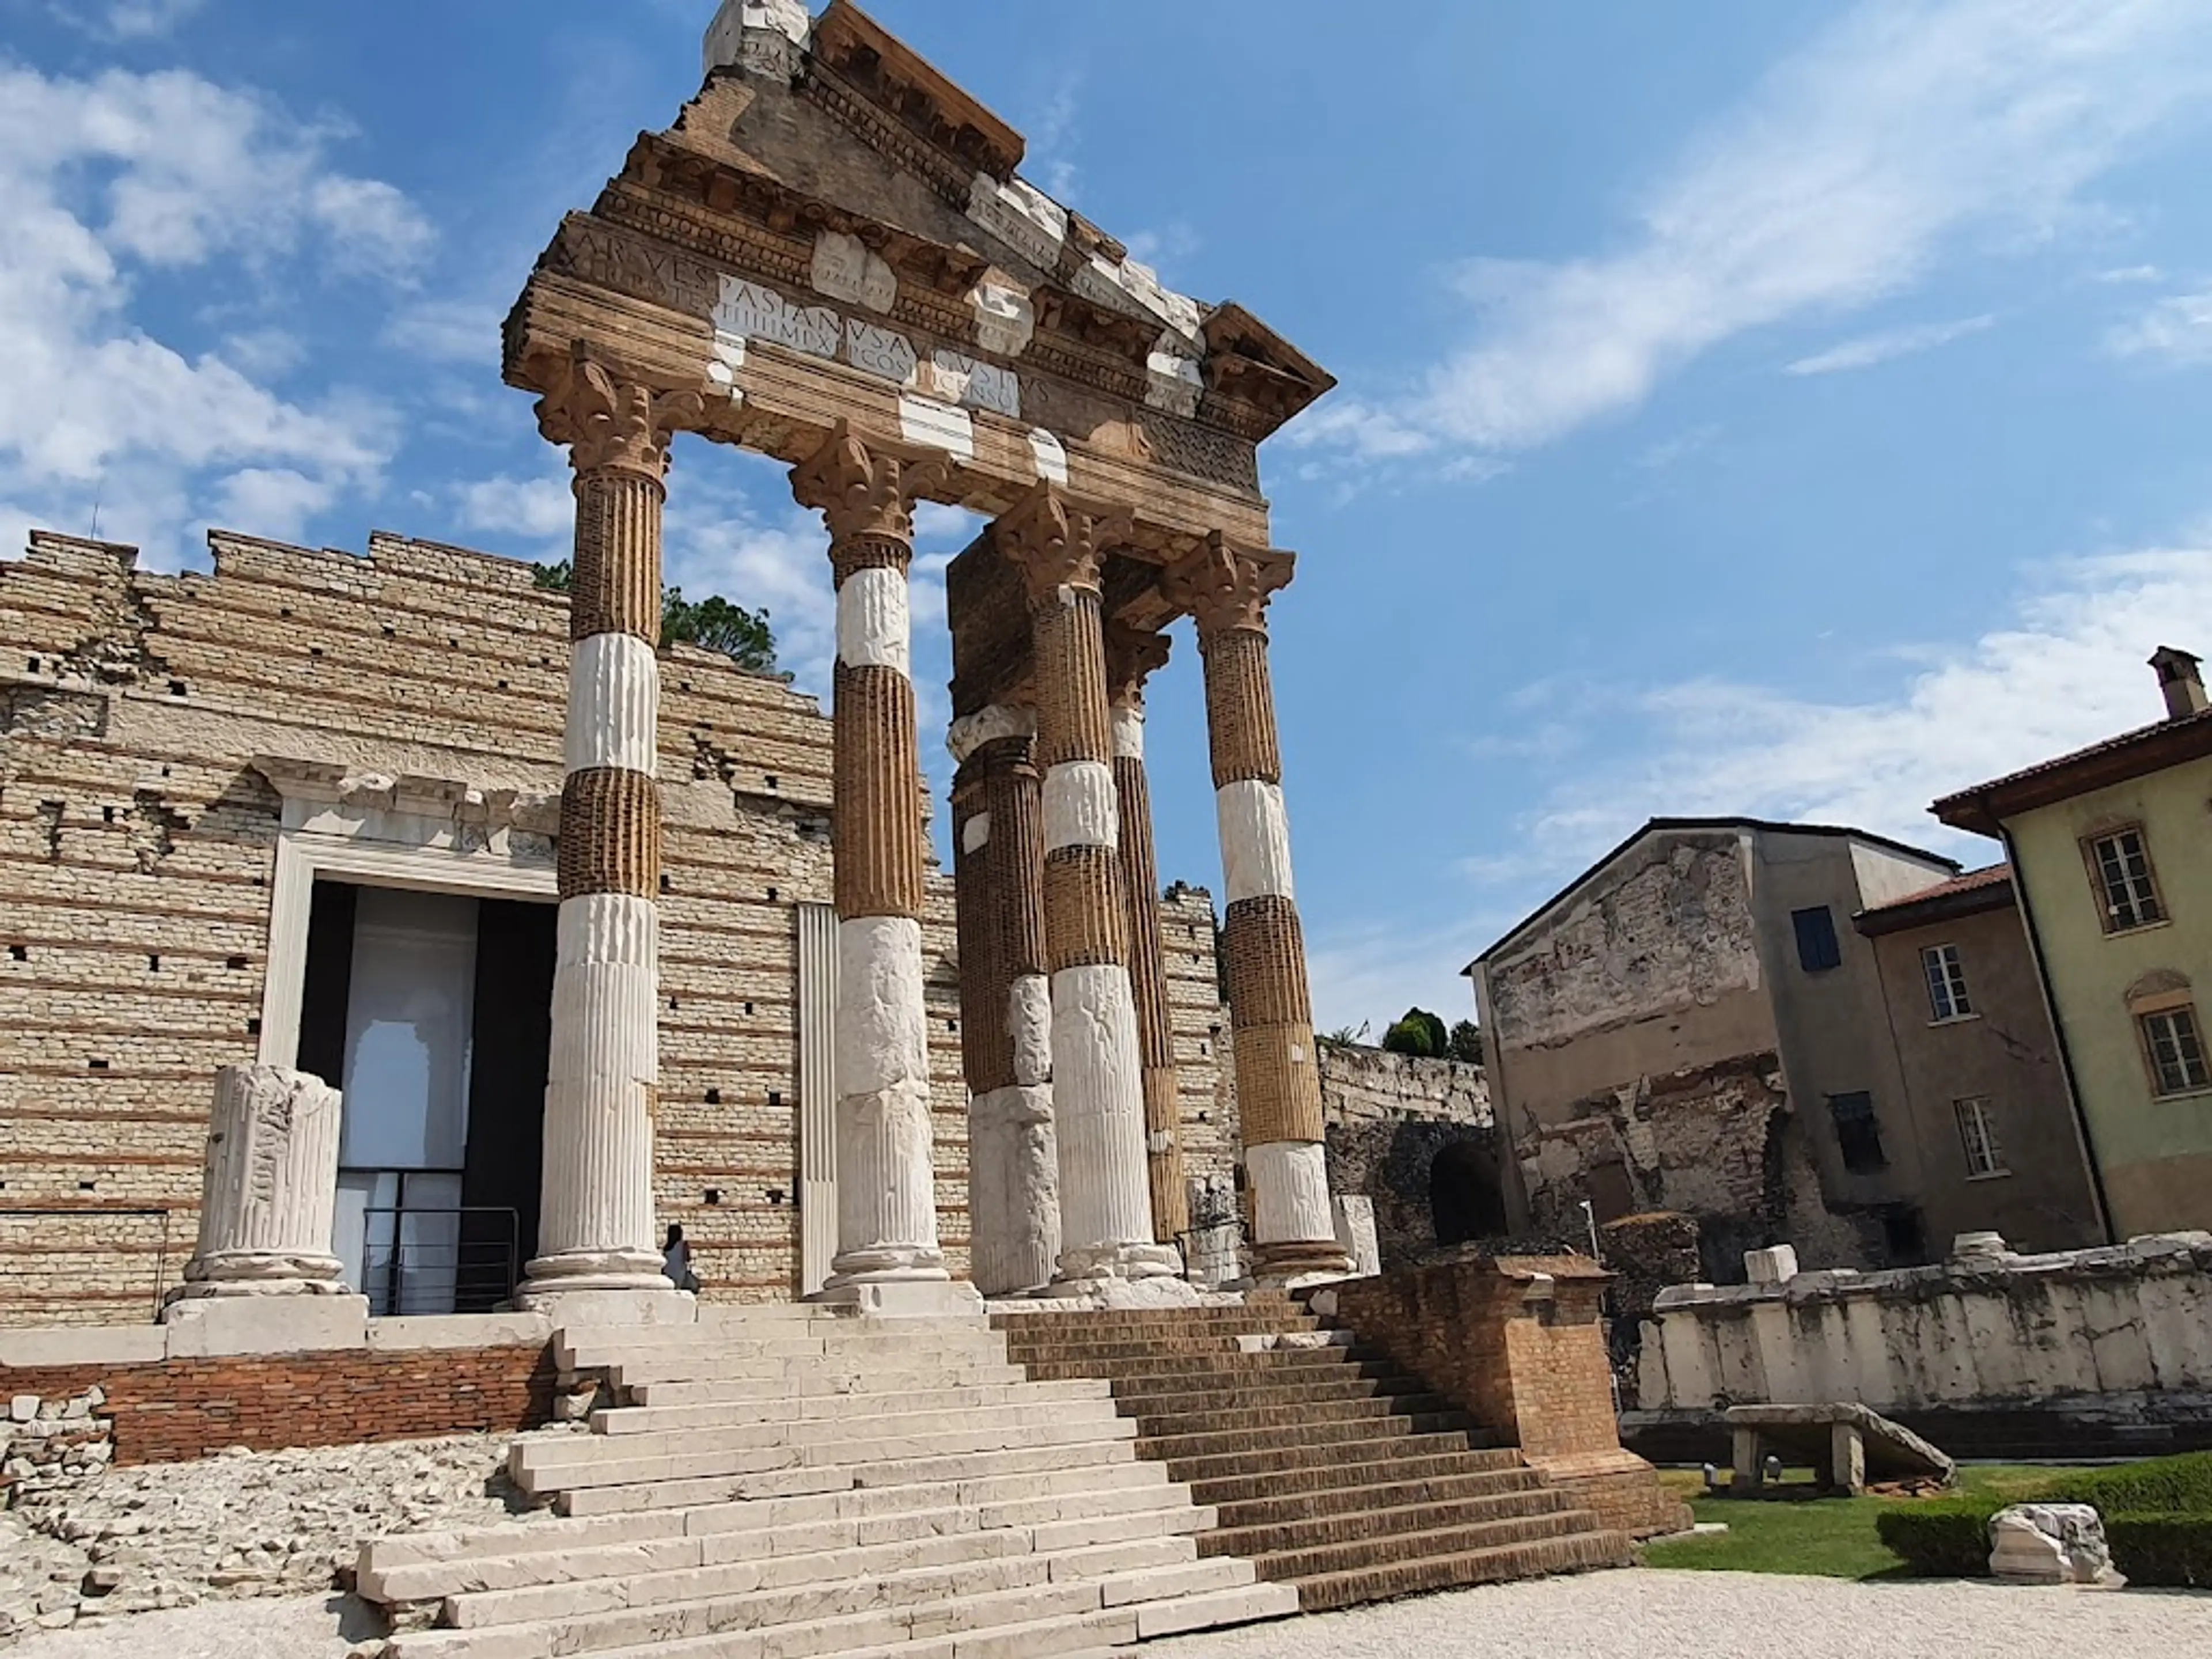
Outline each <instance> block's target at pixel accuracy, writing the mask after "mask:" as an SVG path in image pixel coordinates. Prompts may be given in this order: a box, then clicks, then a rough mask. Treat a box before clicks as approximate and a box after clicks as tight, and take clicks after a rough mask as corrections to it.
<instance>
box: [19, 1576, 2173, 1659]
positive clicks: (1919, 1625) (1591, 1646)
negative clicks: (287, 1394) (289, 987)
mask: <svg viewBox="0 0 2212 1659" xmlns="http://www.w3.org/2000/svg"><path fill="white" fill-rule="evenodd" d="M342 1626H345V1627H346V1628H347V1629H349V1631H350V1632H352V1633H353V1635H354V1636H355V1637H356V1638H358V1637H359V1636H360V1635H361V1634H363V1633H365V1632H366V1628H367V1627H366V1626H364V1625H362V1624H359V1623H356V1622H354V1620H353V1619H352V1618H351V1617H349V1615H348V1613H347V1604H346V1603H345V1602H343V1601H340V1600H337V1599H334V1598H331V1597H325V1596H317V1597H313V1598H312V1599H308V1600H304V1601H297V1600H295V1601H275V1600H262V1601H224V1602H209V1603H206V1604H204V1605H203V1606H200V1607H185V1608H179V1609H178V1610H175V1611H173V1612H167V1613H141V1614H138V1615H137V1616H135V1617H131V1618H127V1619H118V1620H112V1621H102V1622H100V1623H99V1624H96V1625H93V1624H87V1625H80V1626H77V1627H76V1628H75V1629H73V1630H67V1631H63V1632H58V1633H56V1634H53V1635H48V1636H39V1637H34V1638H32V1639H31V1641H29V1642H28V1643H27V1644H25V1646H24V1648H23V1649H22V1652H23V1654H24V1659H147V1656H152V1655H159V1656H161V1659H343V1656H345V1655H346V1654H347V1653H348V1652H349V1648H350V1644H349V1640H348V1636H347V1634H345V1633H342V1629H341V1627H342ZM1141 1652H1142V1654H1143V1656H1144V1659H1527V1656H1528V1655H1531V1654H1542V1655H1547V1656H1551V1659H1735V1656H1738V1655H1740V1654H1744V1653H1749V1652H1759V1653H1767V1654H1775V1655H1787V1656H1789V1659H2195V1656H2197V1655H2202V1654H2212V1595H2187V1594H2180V1593H2172V1592H2166V1591H2159V1590H2126V1591H2121V1592H2118V1593H2112V1592H2108V1591H2095V1590H2066V1589H2001V1588H1999V1587H1998V1586H1996V1585H1994V1584H1984V1583H1900V1584H1854V1583H1844V1582H1842V1581H1840V1580H1838V1579H1833V1578H1785V1577H1777V1576H1772V1575H1768V1574H1761V1573H1728V1572H1655V1571H1641V1572H1606V1573H1593V1574H1589V1575H1588V1576H1586V1577H1579V1578H1549V1579H1542V1580H1539V1581H1537V1582H1535V1583H1526V1584H1504V1585H1500V1586H1498V1587H1497V1588H1495V1589H1474V1590H1461V1591H1458V1592H1456V1593H1455V1594H1452V1595H1431V1596H1425V1597H1423V1598H1421V1599H1420V1600H1419V1601H1400V1602H1397V1603H1395V1604H1393V1605H1392V1606H1389V1607H1366V1608H1363V1609H1361V1610H1360V1611H1358V1612H1356V1613H1325V1614H1322V1615H1320V1616H1318V1617H1316V1618H1311V1619H1294V1620H1286V1621H1285V1622H1282V1623H1279V1624H1273V1625H1255V1626H1249V1627H1248V1628H1246V1629H1244V1630H1241V1631H1229V1632H1223V1633H1221V1634H1219V1635H1212V1636H1188V1637H1184V1638H1181V1639H1180V1640H1177V1641H1173V1642H1153V1643H1147V1644H1146V1645H1145V1647H1144V1648H1143V1649H1142V1650H1141Z"/></svg>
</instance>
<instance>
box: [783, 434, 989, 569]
mask: <svg viewBox="0 0 2212 1659" xmlns="http://www.w3.org/2000/svg"><path fill="white" fill-rule="evenodd" d="M950 470H951V469H950V465H949V464H948V463H947V461H946V460H945V457H944V456H942V455H939V454H933V453H931V452H929V451H927V450H921V449H909V448H908V447H905V446H903V445H900V444H890V443H884V442H881V441H877V440H875V439H872V438H863V437H861V436H860V435H859V434H858V433H856V432H854V430H853V428H852V424H851V422H848V421H842V420H841V421H839V422H837V424H836V426H835V427H833V428H831V429H830V432H829V436H828V437H827V438H825V439H823V441H822V443H821V446H820V447H818V448H817V449H816V450H815V452H814V453H812V454H811V455H809V456H808V457H807V458H806V459H805V460H803V461H801V462H800V463H799V465H797V466H794V467H793V468H792V469H791V493H792V494H793V495H794V496H796V497H797V498H798V500H799V505H800V506H801V507H812V508H814V509H815V510H816V511H817V512H819V513H821V514H822V518H823V522H824V523H825V524H827V525H828V526H829V541H830V545H831V548H832V550H833V551H834V550H835V548H836V544H838V543H840V542H843V541H847V540H848V539H851V538H854V537H863V536H866V537H876V538H883V539H885V540H890V541H896V542H904V543H907V544H909V545H910V544H912V543H913V541H914V503H915V499H916V498H917V497H918V496H921V495H927V494H928V493H929V491H931V490H932V489H939V488H940V487H942V485H943V483H944V482H945V477H946V475H947V473H948V472H949V471H950Z"/></svg>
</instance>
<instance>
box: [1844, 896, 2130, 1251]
mask: <svg viewBox="0 0 2212 1659" xmlns="http://www.w3.org/2000/svg"><path fill="white" fill-rule="evenodd" d="M1853 921H1854V924H1855V925H1856V927H1857V929H1858V931H1859V933H1862V934H1863V935H1864V936H1865V937H1866V938H1867V939H1870V940H1871V941H1872V942H1873V945H1874V956H1875V969H1876V971H1877V973H1878V974H1879V975H1881V988H1882V994H1883V999H1884V1002H1885V1005H1886V1006H1887V1012H1888V1019H1889V1038H1890V1041H1891V1042H1893V1044H1894V1045H1895V1047H1896V1050H1897V1058H1898V1066H1899V1073H1900V1077H1901V1079H1902V1081H1903V1084H1904V1089H1905V1095H1904V1105H1905V1116H1906V1117H1907V1119H1908V1120H1909V1121H1910V1124H1911V1133H1913V1135H1914V1136H1915V1138H1916V1139H1917V1140H1918V1142H1919V1147H1920V1190H1919V1194H1918V1200H1919V1204H1920V1208H1921V1212H1922V1214H1923V1217H1924V1218H1925V1225H1926V1229H1927V1232H1928V1235H1929V1238H1930V1239H1931V1240H1933V1241H1935V1242H1936V1243H1942V1242H1944V1241H1947V1240H1949V1239H1952V1238H1954V1237H1958V1236H1959V1235H1960V1234H1961V1233H1967V1232H1978V1231H1992V1230H1993V1231H1997V1232H2001V1233H2002V1234H2003V1235H2004V1237H2005V1239H2006V1242H2007V1243H2010V1244H2011V1245H2012V1246H2013V1248H2014V1249H2021V1250H2066V1249H2081V1248H2084V1247H2087V1246H2089V1245H2093V1244H2101V1243H2105V1242H2106V1235H2105V1223H2104V1216H2103V1212H2102V1208H2101V1206H2100V1201H2099V1199H2098V1194H2097V1183H2096V1179H2095V1176H2093V1173H2092V1171H2091V1168H2090V1164H2089V1158H2088V1154H2087V1148H2086V1146H2085V1144H2084V1141H2083V1138H2082V1133H2081V1122H2080V1120H2079V1119H2078V1118H2077V1117H2076V1115H2075V1111H2074V1103H2073V1099H2072V1097H2071V1096H2070V1095H2069V1093H2068V1092H2067V1089H2066V1075H2065V1068H2064V1066H2063V1065H2062V1063H2061V1062H2060V1060H2059V1056H2058V1042H2057V1037H2056V1036H2053V1035H2052V1032H2051V1016H2050V1013H2049V1011H2048V1009H2047V1008H2046V1007H2045V1003H2044V1000H2043V987H2042V984H2041V982H2040V981H2039V979H2038V978H2037V975H2036V971H2035V957H2034V954H2033V952H2032V951H2030V950H2029V949H2028V945H2027V929H2026V928H2025V927H2022V925H2021V918H2020V904H2019V900H2018V896H2017V895H2016V893H2015V889H2014V884H2013V875H2012V868H2011V866H2009V865H2002V864H2000V865H1997V866H1994V867H1992V868H1990V869H1987V870H1976V871H1973V872H1971V873H1969V874H1966V875H1963V876H1960V877H1959V878H1956V879H1955V880H1953V881H1947V882H1942V883H1940V884H1937V885H1936V886H1934V887H1930V888H1929V889H1928V890H1925V891H1924V892H1919V893H1915V894H1912V895H1911V896H1909V897H1905V898H1902V899H1893V900H1891V901H1890V902H1887V903H1886V904H1878V905H1875V906H1874V907H1872V908H1869V909H1867V910H1863V911H1862V912H1860V913H1859V915H1857V917H1855V918H1854V919H1853Z"/></svg>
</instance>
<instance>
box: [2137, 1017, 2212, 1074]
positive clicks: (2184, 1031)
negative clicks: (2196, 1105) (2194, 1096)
mask: <svg viewBox="0 0 2212 1659" xmlns="http://www.w3.org/2000/svg"><path fill="white" fill-rule="evenodd" d="M2137 1023H2138V1024H2141V1025H2142V1034H2143V1048H2144V1050H2145V1052H2146V1053H2147V1054H2148V1055H2149V1056H2150V1076H2151V1085H2152V1087H2153V1088H2154V1089H2155V1090H2156V1091H2158V1092H2159V1093H2160V1094H2162V1095H2185V1094H2189V1093H2191V1092H2192V1091H2195V1090H2198V1089H2208V1088H2212V1073H2208V1072H2207V1070H2206V1068H2205V1064H2204V1040H2203V1038H2202V1037H2201V1036H2198V1035H2197V1010H2196V1009H2194V1008H2192V1007H2189V1006H2183V1007H2179V1008H2166V1009H2161V1010H2160V1012H2157V1013H2154V1014H2142V1015H2139V1016H2138V1017H2137Z"/></svg>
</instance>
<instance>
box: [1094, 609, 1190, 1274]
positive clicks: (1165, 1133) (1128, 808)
mask: <svg viewBox="0 0 2212 1659" xmlns="http://www.w3.org/2000/svg"><path fill="white" fill-rule="evenodd" d="M1170 643H1171V642H1170V641H1169V639H1168V636H1167V635H1164V634H1153V633H1147V632H1146V631H1144V630H1142V629H1133V628H1129V627H1126V626H1123V625H1122V624H1120V623H1108V624H1106V628H1105V646H1106V696H1107V703H1108V707H1109V709H1110V711H1111V718H1112V721H1113V732H1114V787H1115V796H1116V800H1117V805H1119V808H1120V811H1121V836H1120V842H1119V850H1120V852H1121V874H1122V878H1123V879H1122V882H1121V901H1122V918H1123V922H1124V925H1125V926H1126V927H1127V931H1128V939H1129V989H1130V992H1131V994H1132V995H1133V997H1134V998H1135V1000H1136V1004H1137V1047H1138V1051H1139V1054H1140V1055H1141V1056H1142V1059H1143V1062H1144V1072H1145V1170H1146V1176H1147V1177H1148V1178H1149V1179H1150V1181H1151V1182H1152V1237H1154V1238H1155V1239H1157V1240H1158V1242H1159V1243H1163V1244H1175V1245H1178V1246H1180V1245H1182V1243H1183V1242H1184V1235H1185V1234H1187V1233H1188V1232H1189V1231H1190V1198H1189V1194H1188V1193H1187V1192H1186V1191H1185V1189H1184V1185H1183V1175H1182V1100H1181V1098H1180V1097H1178V1096H1177V1094H1176V1063H1175V1016H1174V1011H1173V1009H1172V1008H1171V1007H1170V1005H1169V1001H1168V973H1167V951H1166V948H1165V946H1164V944H1163V942H1162V940H1161V938H1160V876H1159V859H1158V854H1157V853H1156V852H1155V851H1154V849H1153V845H1152V783H1151V781H1150V779H1149V778H1148V777H1147V776H1146V772H1145V682H1146V680H1147V679H1149V678H1151V677H1152V675H1153V674H1154V673H1156V672H1157V671H1158V670H1160V669H1162V668H1164V667H1165V666H1166V665H1167V660H1168V653H1169V650H1170Z"/></svg>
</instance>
